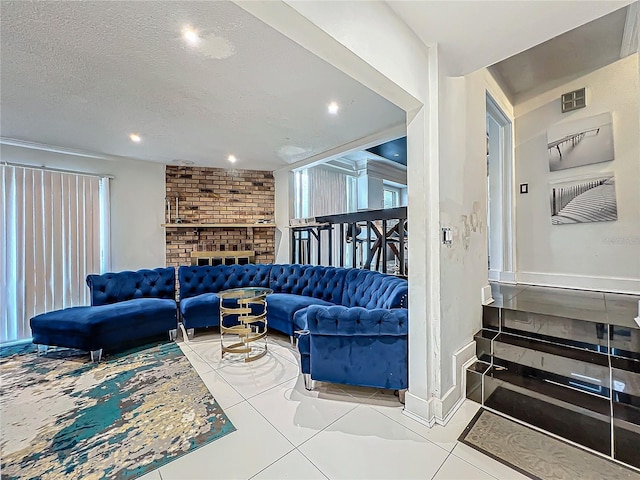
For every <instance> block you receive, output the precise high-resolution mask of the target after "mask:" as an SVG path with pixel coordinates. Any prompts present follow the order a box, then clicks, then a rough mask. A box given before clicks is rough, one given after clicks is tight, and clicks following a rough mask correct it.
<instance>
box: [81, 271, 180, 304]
mask: <svg viewBox="0 0 640 480" xmlns="http://www.w3.org/2000/svg"><path fill="white" fill-rule="evenodd" d="M87 285H88V286H89V289H90V291H91V305H94V306H99V305H108V304H112V303H117V302H124V301H126V300H132V299H134V298H164V299H170V300H175V297H176V286H175V269H174V268H173V267H167V268H156V269H153V270H148V269H144V270H138V271H136V272H132V271H124V272H118V273H105V274H102V275H88V276H87Z"/></svg>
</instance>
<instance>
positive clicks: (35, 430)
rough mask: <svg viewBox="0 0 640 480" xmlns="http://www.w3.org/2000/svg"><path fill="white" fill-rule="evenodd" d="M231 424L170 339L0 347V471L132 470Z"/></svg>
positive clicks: (136, 472)
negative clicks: (90, 347)
mask: <svg viewBox="0 0 640 480" xmlns="http://www.w3.org/2000/svg"><path fill="white" fill-rule="evenodd" d="M234 430H235V427H234V426H233V425H232V424H231V422H230V421H229V419H228V418H227V417H226V415H225V414H224V412H223V411H222V409H221V408H220V406H219V405H218V404H217V402H216V401H215V399H214V398H213V397H212V396H211V393H210V392H209V390H208V389H207V387H206V386H205V384H204V383H203V382H202V380H201V379H200V377H199V376H198V374H197V373H196V371H195V370H194V369H193V367H192V366H191V364H190V363H189V360H187V358H186V357H185V356H184V355H183V354H182V351H181V350H180V348H179V347H178V346H177V345H176V344H175V343H165V344H161V345H150V346H146V347H143V348H139V349H135V350H129V351H127V352H124V353H120V354H116V355H113V356H109V357H106V359H105V360H104V361H103V362H101V363H99V364H95V363H91V362H90V361H89V355H88V354H87V353H82V352H79V351H77V350H67V349H59V350H56V351H50V352H49V353H48V354H47V355H45V356H41V357H38V356H37V355H36V353H35V349H34V348H33V347H32V346H29V347H22V348H15V347H14V348H2V349H0V431H1V432H2V437H1V439H0V458H1V459H2V460H1V470H0V471H1V472H2V480H10V479H20V480H22V479H43V480H44V479H57V478H61V479H62V478H65V479H71V478H78V479H83V480H89V479H96V480H97V479H127V478H135V477H138V476H140V475H143V474H145V473H147V472H149V471H151V470H154V469H156V468H158V467H160V466H162V465H164V464H166V463H168V462H170V461H172V460H175V459H176V458H178V457H180V456H182V455H184V454H186V453H189V452H190V451H193V450H195V449H197V448H199V447H201V446H203V445H205V444H207V443H210V442H212V441H213V440H216V439H218V438H220V437H222V436H223V435H226V434H227V433H230V432H233V431H234Z"/></svg>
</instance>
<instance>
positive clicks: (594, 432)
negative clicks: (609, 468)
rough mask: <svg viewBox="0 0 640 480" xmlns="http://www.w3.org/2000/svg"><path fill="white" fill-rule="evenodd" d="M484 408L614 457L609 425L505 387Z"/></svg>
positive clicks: (495, 393) (497, 390)
mask: <svg viewBox="0 0 640 480" xmlns="http://www.w3.org/2000/svg"><path fill="white" fill-rule="evenodd" d="M485 406H487V407H489V408H492V409H494V410H496V411H498V412H501V413H504V414H506V415H509V416H510V417H513V418H517V419H518V420H521V421H523V422H525V423H528V424H530V425H533V426H536V427H538V428H541V429H543V430H546V431H548V432H551V433H553V434H556V435H559V436H560V437H563V438H566V439H568V440H571V441H573V442H575V443H578V444H580V445H584V446H585V447H587V448H591V449H592V450H596V451H598V452H601V453H604V454H606V455H610V454H611V426H610V424H609V422H606V421H603V420H599V419H597V418H593V417H590V416H588V415H584V414H581V413H578V412H575V411H573V410H569V409H566V408H562V407H560V406H558V405H554V404H552V403H548V402H545V401H543V400H540V399H537V398H533V397H531V396H528V395H525V394H523V393H519V392H515V391H513V390H509V389H507V388H503V387H498V388H497V389H496V390H495V391H494V392H493V393H492V394H491V395H490V396H489V398H487V400H486V401H485Z"/></svg>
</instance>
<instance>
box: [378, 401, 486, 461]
mask: <svg viewBox="0 0 640 480" xmlns="http://www.w3.org/2000/svg"><path fill="white" fill-rule="evenodd" d="M374 398H375V397H374ZM372 408H374V409H376V410H377V411H379V412H380V413H382V414H384V415H386V416H388V417H389V418H391V419H393V420H395V421H396V422H398V423H400V424H401V425H404V426H405V427H407V428H408V429H410V430H412V431H414V432H416V433H417V434H418V435H422V436H423V437H424V438H426V439H427V440H430V441H432V442H433V443H435V444H437V445H438V446H440V447H442V448H444V449H446V450H447V451H449V452H450V451H451V450H453V448H454V447H455V446H456V444H457V443H458V437H459V436H460V434H461V433H462V431H463V430H464V429H465V427H466V426H467V425H468V424H469V422H470V421H471V419H472V418H473V416H474V415H475V414H476V413H477V411H478V409H479V408H480V405H479V404H477V403H476V402H473V401H471V400H465V401H464V402H463V404H462V405H461V406H460V408H459V409H458V410H457V411H456V413H455V414H454V415H453V417H452V418H451V419H450V420H449V421H448V422H447V424H446V425H445V426H442V425H437V424H436V425H434V426H432V427H431V428H429V427H428V426H427V425H425V424H423V423H420V422H418V421H416V420H413V419H412V418H411V417H408V416H407V415H405V414H404V413H402V411H403V408H398V407H388V406H384V405H383V406H378V405H375V406H372Z"/></svg>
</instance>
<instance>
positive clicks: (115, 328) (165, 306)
mask: <svg viewBox="0 0 640 480" xmlns="http://www.w3.org/2000/svg"><path fill="white" fill-rule="evenodd" d="M175 328H177V318H176V303H175V301H174V300H168V299H161V298H141V299H134V300H127V301H124V302H118V303H115V304H110V305H101V306H96V307H72V308H66V309H64V310H56V311H53V312H48V313H43V314H41V315H38V316H36V317H33V318H32V319H31V331H32V333H33V342H34V343H37V344H42V345H56V346H60V347H69V348H81V349H84V350H97V349H100V348H105V349H109V348H113V347H116V346H119V345H125V344H129V343H132V342H133V341H135V340H139V339H143V338H152V337H156V336H161V335H162V336H165V337H166V335H167V332H168V331H169V330H173V329H175Z"/></svg>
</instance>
